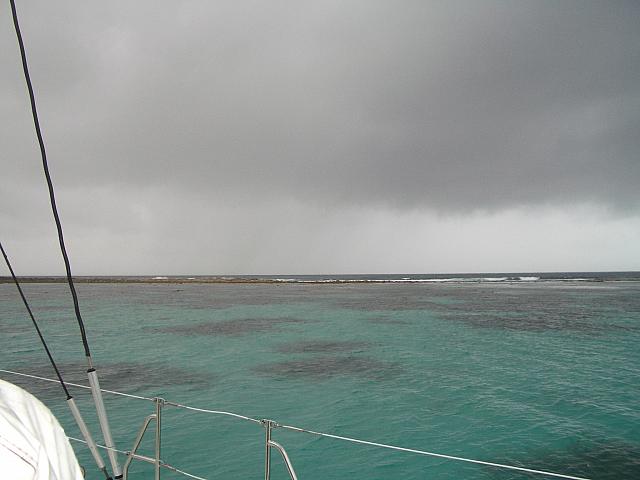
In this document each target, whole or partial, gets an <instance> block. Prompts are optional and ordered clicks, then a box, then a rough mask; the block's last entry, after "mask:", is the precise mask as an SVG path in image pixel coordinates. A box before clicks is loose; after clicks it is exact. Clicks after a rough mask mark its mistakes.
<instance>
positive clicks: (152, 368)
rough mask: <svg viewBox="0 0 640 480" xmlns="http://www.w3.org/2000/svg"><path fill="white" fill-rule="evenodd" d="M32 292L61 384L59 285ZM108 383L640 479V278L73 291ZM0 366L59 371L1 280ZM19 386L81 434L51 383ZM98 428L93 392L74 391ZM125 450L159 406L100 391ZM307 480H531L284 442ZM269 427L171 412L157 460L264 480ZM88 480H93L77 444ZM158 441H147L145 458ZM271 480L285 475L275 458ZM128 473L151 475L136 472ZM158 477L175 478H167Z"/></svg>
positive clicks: (290, 436) (540, 465)
mask: <svg viewBox="0 0 640 480" xmlns="http://www.w3.org/2000/svg"><path fill="white" fill-rule="evenodd" d="M24 288H25V292H26V294H27V297H28V298H29V299H30V301H31V302H32V306H33V309H34V312H35V314H36V317H37V318H38V319H39V320H40V321H41V326H42V329H43V331H44V333H45V335H46V336H47V338H48V340H49V342H50V344H51V347H52V350H53V352H54V355H55V357H56V358H57V359H58V361H59V362H60V364H61V367H62V370H63V372H65V374H66V376H67V377H68V380H69V381H79V382H82V383H86V382H85V381H84V374H83V372H84V363H83V361H84V358H83V350H82V344H81V342H80V337H79V333H78V328H77V325H76V323H75V320H74V318H73V311H72V308H71V303H70V299H69V296H68V291H67V289H66V287H65V286H64V285H62V284H27V285H25V286H24ZM77 288H78V292H79V296H80V301H81V307H82V310H83V312H84V317H85V322H86V324H87V331H88V335H89V340H90V342H91V346H92V353H93V357H94V361H95V362H96V365H97V367H98V372H99V374H100V379H101V384H102V387H103V388H107V389H114V390H120V391H125V392H129V393H134V394H138V395H144V396H156V395H159V396H162V397H164V398H167V399H169V400H172V401H176V402H180V403H183V404H188V405H193V406H197V407H205V408H212V409H220V410H230V411H233V412H237V413H241V414H244V415H248V416H251V417H254V418H272V419H275V420H277V421H278V422H281V423H286V424H292V425H297V426H301V427H305V428H310V429H314V430H319V431H324V432H329V433H336V434H339V435H347V436H354V437H357V438H362V439H366V440H371V441H376V442H383V443H391V444H395V445H400V446H404V447H409V448H417V449H424V450H429V451H435V452H439V453H445V454H450V455H456V456H462V457H470V458H476V459H481V460H485V461H490V462H496V463H508V464H515V465H521V466H526V467H529V468H535V469H543V470H550V471H557V472H561V473H566V474H571V475H577V476H585V477H590V478H600V479H603V478H611V479H613V478H616V479H620V478H640V412H639V410H638V406H639V405H638V398H640V376H639V373H640V367H639V365H640V362H639V361H640V349H639V348H638V344H640V283H637V282H603V283H597V284H594V283H583V282H566V281H565V282H553V281H551V282H545V283H529V284H527V283H520V284H512V283H500V284H488V283H484V284H476V283H471V284H467V283H460V284H456V283H451V284H426V283H421V284H411V283H389V284H337V285H336V284H262V285H261V284H184V285H172V284H80V285H78V286H77ZM0 314H1V316H2V322H1V323H0V334H1V338H2V343H1V347H2V348H1V351H0V365H2V368H5V369H10V370H18V371H23V372H28V373H36V374H39V375H43V376H47V377H52V376H53V374H52V370H51V367H49V366H48V364H47V363H46V358H45V355H44V353H43V352H42V349H41V347H40V345H39V343H38V341H37V338H36V336H35V334H34V333H33V331H32V328H31V327H30V326H29V323H28V318H27V316H26V313H25V312H24V307H23V306H22V305H21V304H20V303H19V297H18V296H17V293H16V291H15V287H13V286H12V285H8V284H4V285H0ZM0 377H2V378H4V379H7V380H9V381H13V382H14V383H20V384H21V385H24V386H26V388H28V389H29V390H30V391H32V392H33V393H34V394H36V395H38V396H39V397H40V398H41V399H42V400H43V401H45V403H46V404H47V405H49V406H50V407H51V408H52V409H53V410H54V412H55V413H56V414H58V415H59V416H60V418H61V421H62V423H63V425H64V426H65V429H66V430H67V433H68V434H69V435H73V436H79V433H78V432H77V428H76V427H75V426H74V424H73V423H72V422H71V421H70V417H69V415H68V414H67V411H66V408H65V405H64V397H63V395H62V393H61V389H60V388H59V387H58V386H56V385H55V384H49V383H43V382H40V381H36V380H28V381H24V380H21V379H19V378H17V377H15V376H12V375H8V374H2V373H0ZM73 392H74V394H75V396H76V400H77V402H78V403H79V405H80V407H81V409H82V410H83V412H85V416H86V417H87V421H88V423H90V424H91V425H92V426H93V431H94V432H96V434H97V431H98V430H97V428H96V427H95V425H96V422H95V420H94V415H93V412H92V410H91V408H90V407H91V405H90V403H89V401H90V399H89V395H88V394H87V393H86V392H85V391H83V390H78V389H74V390H73ZM105 399H106V402H107V407H108V410H109V415H110V419H111V424H112V429H113V432H114V436H115V439H116V443H117V444H118V447H119V448H122V449H125V450H128V449H130V448H131V444H132V441H133V438H134V437H135V434H136V432H137V429H138V426H139V425H140V424H141V423H142V420H143V417H144V416H145V415H146V414H149V413H151V412H152V409H153V405H152V404H151V403H147V402H145V401H141V400H135V399H123V398H121V397H113V396H111V395H107V396H106V397H105ZM273 436H274V439H275V440H276V441H278V442H279V443H281V444H282V445H284V446H285V448H287V451H288V453H289V456H290V457H291V459H292V461H293V463H294V466H295V468H296V470H297V473H298V476H299V478H300V479H301V480H303V479H314V480H320V479H339V478H340V479H342V478H361V479H383V478H385V479H386V478H406V479H413V478H416V479H417V478H425V477H427V476H428V477H429V478H435V479H454V478H455V479H459V478H466V479H493V478H496V479H509V478H512V479H520V478H542V477H538V476H535V477H534V476H531V475H527V474H522V473H517V472H509V471H501V470H497V469H495V468H490V467H482V466H476V465H469V464H463V463H458V462H452V461H448V460H443V459H437V458H429V457H423V456H417V455H412V454H408V453H400V452H393V451H388V450H382V449H377V448H373V447H367V446H363V445H354V444H349V443H343V442H340V441H338V440H331V439H326V438H317V437H314V436H310V435H308V434H304V433H297V432H290V431H286V430H280V429H277V430H276V431H275V432H274V435H273ZM262 442H263V429H262V427H260V426H259V425H256V424H253V423H251V422H246V421H242V420H237V419H232V418H227V417H219V416H212V415H206V414H201V413H195V412H187V411H184V410H179V409H176V408H174V407H166V408H165V410H164V417H163V457H164V459H165V461H167V462H168V463H171V464H173V465H175V466H177V467H179V468H183V469H185V470H187V471H189V472H191V473H194V474H197V475H201V476H204V477H206V478H261V476H262V475H263V462H264V459H263V455H264V454H263V443H262ZM74 448H75V449H76V451H77V452H78V454H79V458H80V459H81V462H82V463H83V464H84V465H85V466H86V467H87V470H88V476H87V478H90V479H94V478H95V479H99V478H101V476H100V475H98V473H97V472H96V471H95V469H94V468H93V466H92V463H91V461H90V457H89V456H88V455H87V452H86V451H85V449H84V448H83V447H82V445H78V444H74ZM150 448H151V442H146V443H145V444H144V452H146V453H150V452H151V450H150ZM272 471H273V474H272V478H274V479H284V478H286V473H285V471H284V468H283V465H282V462H281V460H280V458H279V456H278V455H277V454H276V453H274V454H273V469H272ZM132 472H133V473H135V478H143V479H147V478H152V473H151V468H150V466H148V465H145V464H140V463H136V462H134V464H133V467H132ZM163 478H167V479H168V478H184V477H181V476H179V475H176V474H174V473H171V472H163Z"/></svg>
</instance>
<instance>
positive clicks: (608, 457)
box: [485, 439, 640, 480]
mask: <svg viewBox="0 0 640 480" xmlns="http://www.w3.org/2000/svg"><path fill="white" fill-rule="evenodd" d="M519 460H521V461H522V462H523V465H524V466H526V467H528V468H533V469H539V470H545V471H548V472H554V473H561V474H565V475H572V476H577V477H583V478H593V479H596V478H597V479H598V480H619V479H623V478H628V479H632V478H640V444H631V443H627V442H624V441H621V440H605V439H601V440H576V441H575V442H573V443H572V444H571V445H569V446H568V447H567V448H565V449H560V450H554V451H543V452H538V453H537V454H536V455H535V456H533V457H532V458H530V459H528V460H527V459H526V458H522V459H519ZM497 461H498V462H499V463H501V462H500V460H497ZM507 463H508V462H507ZM485 468H486V472H487V473H488V474H490V477H491V478H495V479H507V478H514V477H513V472H508V471H504V470H499V469H492V468H488V467H485ZM534 477H538V478H539V477H540V475H533V474H529V475H527V474H522V478H534ZM518 478H520V477H518Z"/></svg>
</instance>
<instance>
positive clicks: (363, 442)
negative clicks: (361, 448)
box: [276, 424, 589, 480]
mask: <svg viewBox="0 0 640 480" xmlns="http://www.w3.org/2000/svg"><path fill="white" fill-rule="evenodd" d="M276 426H277V427H280V428H285V429H287V430H293V431H296V432H303V433H309V434H311V435H317V436H319V437H327V438H333V439H336V440H344V441H346V442H352V443H359V444H361V445H371V446H373V447H381V448H388V449H390V450H398V451H400V452H409V453H417V454H418V455H427V456H429V457H438V458H446V459H447V460H457V461H459V462H467V463H476V464H479V465H488V466H490V467H497V468H507V469H509V470H518V471H521V472H527V473H537V474H539V475H548V476H550V477H557V478H566V479H569V480H589V479H588V478H584V477H572V476H571V475H563V474H561V473H552V472H545V471H542V470H533V469H531V468H524V467H515V466H513V465H504V464H501V463H492V462H484V461H482V460H473V459H471V458H464V457H455V456H453V455H445V454H442V453H434V452H426V451H424V450H416V449H413V448H404V447H396V446H395V445H387V444H386V443H377V442H369V441H367V440H358V439H357V438H350V437H342V436H340V435H332V434H330V433H322V432H314V431H313V430H306V429H304V428H300V427H294V426H291V425H280V424H277V425H276Z"/></svg>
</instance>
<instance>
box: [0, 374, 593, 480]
mask: <svg viewBox="0 0 640 480" xmlns="http://www.w3.org/2000/svg"><path fill="white" fill-rule="evenodd" d="M0 372H4V373H11V374H14V375H20V376H23V377H29V378H35V379H38V380H45V381H47V382H54V383H58V381H57V380H53V379H50V378H44V377H38V376H37V375H27V374H26V373H19V372H12V371H11V370H4V369H0ZM65 383H66V384H67V385H72V386H74V387H81V388H89V387H87V386H85V385H77V384H74V383H69V382H65ZM103 392H108V393H113V394H114V395H121V396H124V397H131V398H137V399H141V400H150V401H154V400H153V399H152V398H148V397H141V396H138V395H130V394H128V393H121V392H115V391H111V390H103ZM165 404H166V405H171V406H174V407H178V408H184V409H187V410H192V411H195V412H203V413H210V414H215V415H226V416H230V417H235V418H239V419H242V420H248V421H251V422H255V423H258V424H261V423H262V422H261V421H260V420H256V419H255V418H251V417H246V416H244V415H239V414H237V413H232V412H225V411H221V410H209V409H205V408H196V407H189V406H188V405H182V404H180V403H175V402H169V401H165ZM274 426H276V427H279V428H284V429H287V430H292V431H296V432H302V433H308V434H311V435H317V436H319V437H326V438H333V439H335V440H344V441H346V442H351V443H358V444H361V445H370V446H372V447H380V448H387V449H389V450H396V451H400V452H408V453H415V454H418V455H426V456H429V457H438V458H444V459H447V460H455V461H458V462H467V463H475V464H477V465H487V466H489V467H496V468H505V469H509V470H517V471H520V472H527V473H534V474H538V475H547V476H549V477H556V478H565V479H567V480H590V479H588V478H585V477H575V476H571V475H563V474H561V473H553V472H546V471H543V470H534V469H531V468H524V467H516V466H514V465H504V464H502V463H493V462H485V461H483V460H474V459H471V458H464V457H456V456H453V455H445V454H443V453H434V452H427V451H425V450H416V449H414V448H405V447H396V446H395V445H388V444H386V443H378V442H369V441H367V440H358V439H357V438H351V437H343V436H341V435H333V434H331V433H323V432H316V431H314V430H307V429H305V428H300V427H295V426H292V425H281V424H278V423H275V425H274ZM74 440H75V439H74ZM80 441H82V440H80ZM98 447H100V448H105V449H107V448H106V447H104V446H102V445H98ZM107 450H109V449H107ZM114 450H115V449H114ZM115 451H116V452H119V453H123V454H127V452H123V451H121V450H115ZM167 468H169V467H167ZM179 473H183V472H179ZM185 475H187V476H189V475H190V474H186V473H185ZM192 478H198V479H200V478H201V477H192ZM202 480H206V479H202Z"/></svg>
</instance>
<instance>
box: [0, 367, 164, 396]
mask: <svg viewBox="0 0 640 480" xmlns="http://www.w3.org/2000/svg"><path fill="white" fill-rule="evenodd" d="M0 372H4V373H11V374H12V375H19V376H21V377H28V378H35V379H36V380H43V381H45V382H53V383H60V382H59V381H58V380H54V379H53V378H46V377H39V376H38V375H29V374H27V373H20V372H12V371H11V370H4V369H2V368H0ZM64 383H65V385H71V386H72V387H78V388H84V389H86V390H91V387H90V386H88V385H81V384H79V383H71V382H64ZM100 390H102V391H103V392H105V393H112V394H113V395H120V396H121V397H129V398H137V399H138V400H148V401H150V402H153V401H154V400H153V398H149V397H141V396H140V395H132V394H130V393H122V392H116V391H114V390H106V389H104V388H101V389H100Z"/></svg>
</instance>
